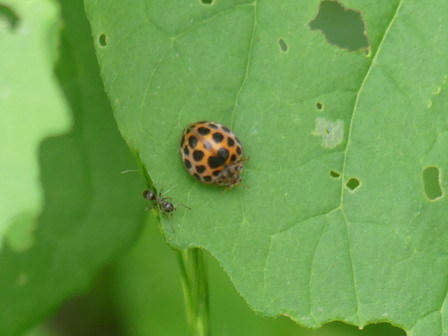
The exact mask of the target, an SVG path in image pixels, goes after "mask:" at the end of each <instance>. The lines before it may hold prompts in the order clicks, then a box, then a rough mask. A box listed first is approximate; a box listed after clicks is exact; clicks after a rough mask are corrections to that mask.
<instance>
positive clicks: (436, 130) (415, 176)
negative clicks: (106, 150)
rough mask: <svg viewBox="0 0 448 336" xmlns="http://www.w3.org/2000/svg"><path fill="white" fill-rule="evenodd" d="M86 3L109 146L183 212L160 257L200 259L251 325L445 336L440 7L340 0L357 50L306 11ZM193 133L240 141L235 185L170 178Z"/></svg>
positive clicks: (445, 164)
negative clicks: (231, 135) (167, 251)
mask: <svg viewBox="0 0 448 336" xmlns="http://www.w3.org/2000/svg"><path fill="white" fill-rule="evenodd" d="M85 4H86V10H87V12H88V16H89V19H90V22H91V25H92V27H93V34H94V39H95V40H96V41H97V42H96V43H97V54H98V58H99V61H100V66H101V69H102V75H103V80H104V83H105V86H106V90H107V92H108V95H109V98H110V100H111V101H112V104H113V108H114V112H115V116H116V119H117V121H118V124H119V128H120V130H121V132H122V134H123V135H124V137H125V139H126V140H127V142H128V143H129V145H130V146H131V147H132V148H133V149H134V150H135V151H136V152H138V154H139V155H140V157H141V159H142V162H143V164H144V165H145V166H146V169H147V170H148V173H149V176H150V177H151V179H152V180H153V181H154V182H155V183H156V184H157V185H158V186H159V187H164V188H169V187H171V186H173V185H176V188H174V189H173V190H172V191H171V192H170V196H172V197H173V198H174V200H175V202H177V203H184V204H186V205H188V206H189V207H191V209H192V210H191V211H189V210H186V209H181V208H179V209H178V211H177V213H176V214H175V215H174V216H173V217H172V218H170V219H166V220H164V221H163V224H164V228H165V230H166V234H167V236H168V239H169V241H170V242H171V244H172V245H174V246H178V247H191V246H199V247H204V248H206V249H208V250H209V251H210V252H211V253H212V254H213V255H214V256H215V257H216V258H217V259H218V260H219V261H220V262H221V263H222V265H223V266H224V268H225V269H226V271H227V272H228V274H229V275H230V277H231V278H232V280H233V282H234V284H235V286H236V287H237V289H238V291H239V292H240V293H241V295H242V296H243V297H244V298H245V299H246V300H247V301H248V303H249V304H250V305H251V306H252V307H253V308H254V309H255V310H256V311H259V312H260V313H262V314H264V315H269V316H273V315H278V314H285V315H288V316H290V317H291V318H292V319H294V320H296V321H298V322H299V323H300V324H302V325H305V326H309V327H318V326H320V325H321V324H322V323H324V322H326V321H331V320H343V321H345V322H348V323H350V324H355V325H359V326H363V325H366V324H368V323H371V322H379V321H389V322H392V323H393V324H395V325H398V326H401V327H403V328H404V329H405V330H407V331H412V332H413V334H414V335H442V334H445V335H446V333H447V331H446V327H444V325H446V324H447V323H448V321H447V320H448V310H447V309H448V308H447V305H446V300H447V299H446V297H447V286H446V279H447V277H448V271H447V270H448V267H447V266H448V258H447V255H448V230H447V229H446V226H447V217H448V211H447V198H446V195H445V190H446V187H447V183H448V181H447V178H446V174H445V172H446V171H447V169H448V157H447V156H446V151H447V148H448V132H447V130H448V125H447V121H448V113H447V107H448V106H447V105H448V99H447V91H446V80H447V74H448V58H447V56H446V52H445V51H446V46H447V45H448V21H447V20H445V18H444V16H443V15H442V13H446V12H447V11H448V4H447V3H445V2H443V1H438V2H433V3H431V4H430V5H429V4H428V3H426V2H423V1H410V0H408V1H404V0H400V1H390V2H387V3H385V2H378V1H361V0H352V1H346V2H345V5H346V6H348V7H349V8H352V9H354V10H356V11H359V12H360V14H361V16H362V18H363V20H364V21H365V22H364V23H365V27H366V35H367V38H368V40H369V42H370V47H371V48H370V50H369V53H367V54H366V53H364V52H358V53H356V52H349V51H347V50H343V49H340V48H338V47H336V46H334V45H331V44H329V43H328V42H327V41H326V39H325V37H324V36H323V34H322V33H321V32H320V31H318V30H311V29H310V27H309V25H308V24H309V22H310V21H311V20H313V18H315V17H316V15H317V12H318V8H319V2H318V1H307V2H298V1H282V2H274V1H270V2H269V1H262V0H254V1H236V0H235V1H221V0H215V1H213V2H212V4H211V5H207V4H203V3H201V2H200V1H199V0H192V1H188V2H187V1H157V0H146V1H144V0H140V1H134V2H133V3H132V5H129V3H126V2H119V1H115V2H110V1H106V0H95V1H93V0H85ZM280 40H281V41H280ZM198 120H216V121H219V122H222V123H224V124H227V125H229V126H230V127H231V128H232V129H233V130H234V131H235V132H236V133H237V134H238V135H239V137H240V138H241V139H242V141H243V144H244V145H245V150H246V153H247V155H248V156H249V157H250V160H249V161H248V162H247V164H246V171H245V174H244V178H243V180H244V184H245V185H246V186H242V187H238V188H236V189H233V190H231V191H225V190H222V189H219V188H215V187H212V186H206V185H202V184H200V183H198V182H196V181H194V180H193V179H192V178H191V177H190V176H188V175H187V173H186V172H185V171H184V169H183V167H182V165H181V162H180V159H179V154H178V147H177V146H178V142H179V138H180V136H181V131H182V129H183V127H185V125H187V124H188V123H191V122H194V121H198ZM428 166H435V167H436V171H437V169H438V172H439V175H437V174H433V175H432V176H433V177H432V178H425V179H424V178H423V170H424V169H425V168H426V167H428ZM430 186H432V187H433V188H435V189H437V188H440V190H441V193H442V194H441V195H440V193H439V195H440V196H439V197H431V195H432V194H431V193H430V192H428V190H429V189H431V188H429V187H430ZM426 194H428V196H427V195H426ZM436 194H437V193H436ZM428 197H430V198H434V200H430V199H428Z"/></svg>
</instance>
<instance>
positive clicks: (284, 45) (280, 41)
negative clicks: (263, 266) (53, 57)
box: [278, 39, 288, 52]
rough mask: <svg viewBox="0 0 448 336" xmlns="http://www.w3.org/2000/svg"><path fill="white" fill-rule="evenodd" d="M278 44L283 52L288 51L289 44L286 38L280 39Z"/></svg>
mask: <svg viewBox="0 0 448 336" xmlns="http://www.w3.org/2000/svg"><path fill="white" fill-rule="evenodd" d="M278 44H279V46H280V49H281V50H282V51H283V52H286V51H287V50H288V45H287V44H286V42H285V40H283V39H280V40H278Z"/></svg>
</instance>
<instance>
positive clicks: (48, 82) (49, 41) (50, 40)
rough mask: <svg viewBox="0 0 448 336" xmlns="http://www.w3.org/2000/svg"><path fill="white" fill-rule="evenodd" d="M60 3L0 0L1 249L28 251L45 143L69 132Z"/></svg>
mask: <svg viewBox="0 0 448 336" xmlns="http://www.w3.org/2000/svg"><path fill="white" fill-rule="evenodd" d="M57 9H58V7H57V6H56V5H55V4H54V3H53V2H52V1H49V0H39V1H34V2H32V3H31V2H27V1H15V0H5V1H1V2H0V50H1V52H0V143H1V145H0V148H1V149H0V163H1V164H0V186H1V187H0V216H1V217H0V250H1V247H2V245H3V240H4V235H5V234H6V233H7V232H8V231H9V235H8V237H9V241H10V245H11V246H13V247H14V248H15V249H16V250H24V249H27V248H29V247H30V246H31V245H32V244H33V239H34V238H33V236H32V231H33V230H34V229H35V223H36V220H37V216H38V215H39V213H40V211H41V210H42V206H43V191H42V188H41V183H40V172H39V146H40V144H41V141H42V140H43V138H45V137H48V136H52V135H55V134H57V133H62V132H63V131H67V130H68V127H69V125H70V120H69V114H68V110H67V106H66V103H65V101H64V99H63V98H62V95H61V92H60V89H59V87H58V85H57V82H56V79H55V76H54V73H53V67H54V62H55V61H56V57H55V56H56V55H57V52H56V48H57V34H58V31H59V26H58V20H59V18H58V11H57Z"/></svg>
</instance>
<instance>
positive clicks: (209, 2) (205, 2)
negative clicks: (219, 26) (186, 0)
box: [201, 0, 213, 5]
mask: <svg viewBox="0 0 448 336" xmlns="http://www.w3.org/2000/svg"><path fill="white" fill-rule="evenodd" d="M201 2H202V3H203V4H204V5H211V4H212V2H213V0H201Z"/></svg>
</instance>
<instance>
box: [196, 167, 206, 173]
mask: <svg viewBox="0 0 448 336" xmlns="http://www.w3.org/2000/svg"><path fill="white" fill-rule="evenodd" d="M196 171H197V172H198V173H199V174H202V173H203V172H204V171H205V166H202V165H200V166H196Z"/></svg>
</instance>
